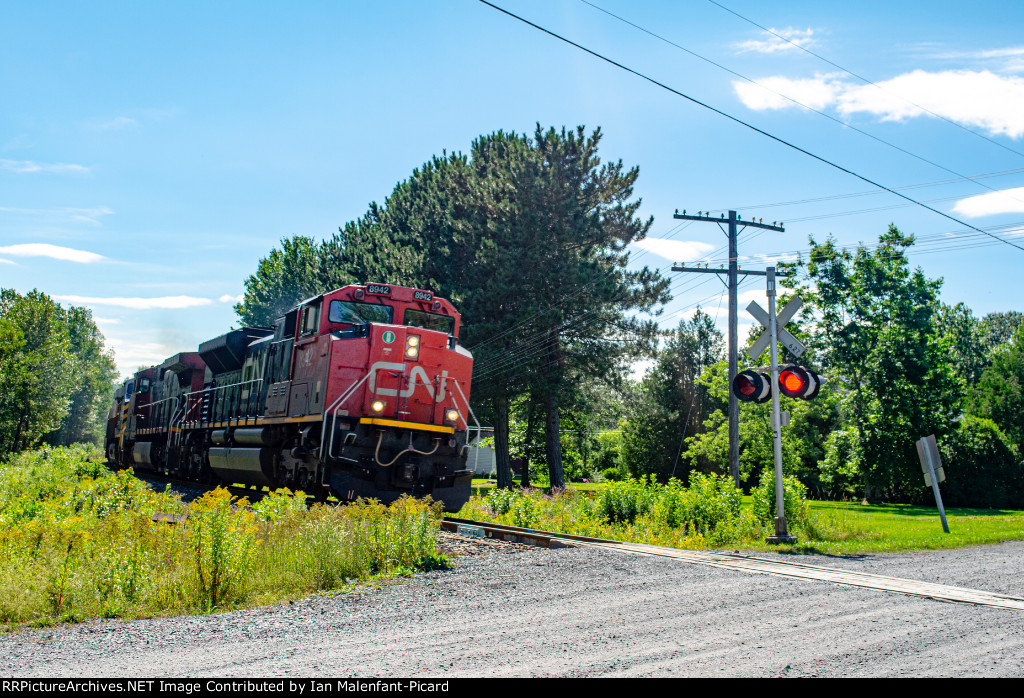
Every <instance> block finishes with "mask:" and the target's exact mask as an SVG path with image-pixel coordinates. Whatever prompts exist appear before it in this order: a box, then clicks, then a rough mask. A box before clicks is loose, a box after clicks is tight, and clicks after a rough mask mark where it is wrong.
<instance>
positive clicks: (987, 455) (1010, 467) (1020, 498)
mask: <svg viewBox="0 0 1024 698" xmlns="http://www.w3.org/2000/svg"><path fill="white" fill-rule="evenodd" d="M939 452H940V454H941V457H942V464H943V466H944V467H943V470H944V471H945V473H946V480H945V481H944V482H943V483H942V484H940V485H939V487H940V488H941V489H942V500H943V503H944V504H945V505H946V506H949V507H979V508H995V509H1021V508H1024V463H1022V462H1021V456H1020V454H1019V453H1018V452H1017V449H1016V448H1015V446H1014V445H1013V443H1012V442H1011V441H1010V439H1009V438H1008V437H1007V436H1006V435H1005V434H1004V433H1003V432H1002V431H1001V430H1000V429H999V427H998V426H996V423H995V422H993V421H991V420H989V419H984V418H981V417H974V416H971V415H966V416H964V417H963V418H962V419H961V420H960V422H959V424H958V425H957V428H956V429H954V430H953V431H952V432H951V433H950V434H949V435H948V436H947V437H946V438H944V439H942V441H941V442H940V444H939ZM922 484H923V480H922ZM928 496H929V497H930V496H931V489H930V488H929V489H928Z"/></svg>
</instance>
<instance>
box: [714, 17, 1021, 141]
mask: <svg viewBox="0 0 1024 698" xmlns="http://www.w3.org/2000/svg"><path fill="white" fill-rule="evenodd" d="M708 2H710V3H711V4H712V5H716V6H718V7H720V8H722V9H723V10H725V11H726V12H728V13H729V14H732V15H735V16H737V17H739V18H740V19H742V20H743V21H744V22H748V23H750V24H753V25H754V26H755V27H757V28H758V29H760V30H762V31H766V32H768V33H769V34H771V35H772V36H774V37H776V38H777V39H781V40H782V41H785V42H786V43H787V44H789V45H790V46H793V47H795V48H798V49H800V50H801V51H803V52H804V53H807V54H809V55H811V56H814V57H815V58H817V59H818V60H820V61H824V62H825V63H828V64H829V65H830V66H832V67H833V68H838V69H839V70H841V71H843V72H844V73H846V74H847V75H850V76H852V77H855V78H857V79H858V80H860V81H861V82H863V83H864V84H865V85H871V86H872V87H874V88H876V89H879V90H881V91H882V92H885V93H886V94H889V95H892V96H893V97H896V98H897V99H901V100H903V101H904V102H906V103H907V104H909V105H910V106H912V107H916V108H918V109H920V110H921V111H923V112H925V113H927V114H930V115H932V116H934V117H935V118H936V119H941V120H942V121H945V122H946V123H947V124H950V125H952V126H956V127H957V128H958V129H960V130H961V131H966V132H967V133H970V134H971V135H973V136H977V137H978V138H981V139H982V140H986V141H988V142H989V143H991V144H992V145H995V146H999V147H1000V148H1002V149H1003V150H1008V151H1010V152H1011V153H1013V154H1014V155H1020V156H1021V157H1024V153H1022V152H1020V151H1019V150H1014V149H1013V148H1011V147H1009V146H1008V145H1004V144H1003V143H1000V142H999V141H995V140H992V139H991V138H989V137H988V136H986V135H985V134H983V133H978V132H977V131H975V130H973V129H969V128H967V127H966V126H964V125H963V124H958V123H957V122H955V121H953V120H952V119H948V118H946V117H945V116H942V115H941V114H937V113H935V112H933V111H932V110H931V109H928V108H926V107H922V106H921V105H920V104H917V103H915V102H912V101H911V100H909V99H907V98H906V97H904V96H903V95H898V94H896V93H895V92H890V91H889V90H887V89H885V88H884V87H882V86H881V85H879V84H877V83H874V82H872V81H871V80H868V79H867V78H865V77H862V76H860V75H858V74H857V73H854V72H853V71H851V70H848V69H846V68H844V67H843V66H841V65H839V64H838V63H835V62H833V61H830V60H829V59H827V58H825V57H824V56H821V55H819V54H817V53H815V52H814V51H811V50H810V49H808V48H804V47H803V46H801V45H800V44H798V43H796V42H794V41H790V40H789V39H788V38H786V37H784V36H782V35H781V34H778V33H776V32H774V31H773V30H771V29H768V28H767V27H763V26H761V25H760V24H758V23H757V22H755V21H754V20H752V19H750V18H748V17H744V16H743V15H741V14H740V13H739V12H736V11H735V10H730V9H729V8H728V7H726V6H725V5H723V4H722V3H720V2H715V0H708Z"/></svg>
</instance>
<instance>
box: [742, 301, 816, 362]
mask: <svg viewBox="0 0 1024 698" xmlns="http://www.w3.org/2000/svg"><path fill="white" fill-rule="evenodd" d="M803 304H804V302H803V301H802V300H800V296H793V297H792V298H790V299H789V303H786V307H785V308H783V309H782V312H780V313H779V314H778V315H776V316H775V322H776V323H777V327H778V333H779V341H780V342H782V346H784V347H786V348H787V349H789V353H790V354H792V355H793V356H795V357H797V358H800V355H801V354H803V353H804V352H805V351H807V347H805V346H804V345H803V344H801V343H800V340H798V339H797V338H796V337H794V336H793V335H791V334H790V333H789V332H787V331H786V330H784V329H783V327H785V326H786V323H788V322H789V321H790V320H791V319H792V318H793V316H794V315H796V311H798V310H800V307H801V306H802V305H803ZM747 312H748V313H750V314H751V315H753V316H754V319H755V320H757V321H758V322H760V323H761V325H762V326H763V327H764V332H762V333H761V336H760V337H758V338H757V341H756V342H754V343H753V344H751V345H750V348H748V349H747V350H746V351H747V356H749V357H750V360H751V361H756V360H757V357H759V356H760V355H761V354H762V353H764V350H765V348H766V347H767V346H768V343H769V342H770V341H771V335H770V333H769V331H768V323H769V318H768V313H766V312H765V311H764V310H763V309H762V308H761V306H759V305H758V304H757V301H750V305H748V306H747Z"/></svg>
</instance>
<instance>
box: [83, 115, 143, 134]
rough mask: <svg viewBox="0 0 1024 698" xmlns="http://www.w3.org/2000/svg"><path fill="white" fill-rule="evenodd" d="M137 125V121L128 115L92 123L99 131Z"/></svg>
mask: <svg viewBox="0 0 1024 698" xmlns="http://www.w3.org/2000/svg"><path fill="white" fill-rule="evenodd" d="M138 125H139V122H138V121H136V120H135V119H133V118H131V117H130V116H117V117H114V118H113V119H111V120H110V121H101V122H99V123H97V124H94V126H93V128H96V129H99V130H101V131H112V130H118V129H122V128H128V127H129V126H138Z"/></svg>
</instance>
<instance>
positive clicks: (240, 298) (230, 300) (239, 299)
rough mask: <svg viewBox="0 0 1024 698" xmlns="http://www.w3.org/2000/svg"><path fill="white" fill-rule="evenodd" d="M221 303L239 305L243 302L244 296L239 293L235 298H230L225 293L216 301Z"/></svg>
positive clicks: (230, 296)
mask: <svg viewBox="0 0 1024 698" xmlns="http://www.w3.org/2000/svg"><path fill="white" fill-rule="evenodd" d="M217 300H218V301H220V302H221V303H241V302H242V301H243V300H245V294H244V293H239V294H238V295H237V296H232V295H231V294H230V293H225V294H224V295H223V296H221V297H220V298H218V299H217Z"/></svg>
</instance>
